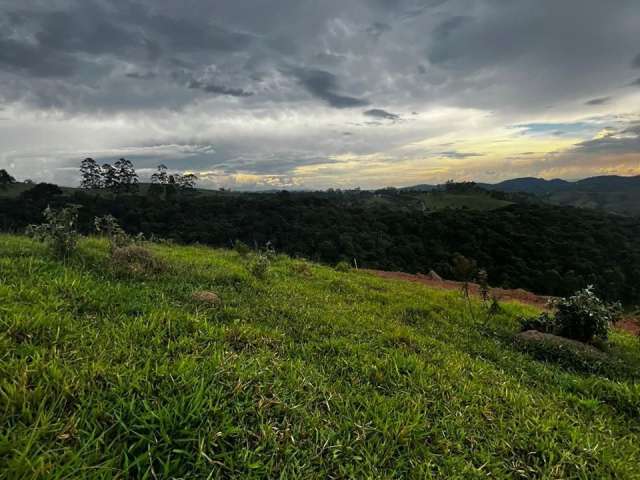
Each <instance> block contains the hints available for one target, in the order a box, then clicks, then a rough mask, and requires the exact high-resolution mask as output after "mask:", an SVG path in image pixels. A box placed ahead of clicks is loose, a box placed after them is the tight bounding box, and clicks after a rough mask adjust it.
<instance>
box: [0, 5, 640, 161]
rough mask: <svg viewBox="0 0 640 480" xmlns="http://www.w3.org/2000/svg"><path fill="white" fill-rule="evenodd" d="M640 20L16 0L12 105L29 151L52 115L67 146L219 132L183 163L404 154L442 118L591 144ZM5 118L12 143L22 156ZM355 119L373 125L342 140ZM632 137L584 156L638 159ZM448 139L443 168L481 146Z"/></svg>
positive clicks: (595, 13)
mask: <svg viewBox="0 0 640 480" xmlns="http://www.w3.org/2000/svg"><path fill="white" fill-rule="evenodd" d="M639 14H640V3H638V1H637V0H617V1H616V2H615V6H614V5H612V4H611V2H603V1H602V0H563V1H557V0H538V1H531V0H509V1H505V0H350V1H348V2H345V1H344V0H322V1H311V0H309V1H300V0H277V1H269V0H233V1H230V0H216V1H210V0H184V1H181V2H176V1H175V0H19V1H18V0H14V1H10V0H4V1H3V0H0V102H2V104H6V105H7V107H8V108H7V109H6V111H7V112H12V111H14V110H15V111H18V112H19V113H22V112H26V113H27V114H28V115H31V114H32V113H33V115H32V120H29V121H31V124H30V125H28V121H26V120H25V121H24V125H26V126H24V127H22V128H23V130H22V132H21V133H22V139H21V142H22V143H23V144H24V148H25V149H27V148H29V145H30V144H31V139H32V138H36V137H38V132H39V130H38V129H39V128H40V124H41V122H42V120H41V118H42V117H46V115H43V116H41V117H39V114H40V113H42V112H45V113H46V111H53V112H55V115H59V118H60V120H56V121H55V122H59V123H56V124H55V127H53V126H52V127H51V129H52V131H53V130H55V134H51V137H50V138H52V139H54V140H55V139H56V138H61V137H69V138H72V137H74V136H75V137H77V142H78V143H81V142H82V138H80V137H82V136H81V135H74V134H75V132H76V130H77V128H78V127H77V123H76V124H74V123H73V121H77V119H78V118H81V120H80V121H82V120H84V118H86V119H88V120H89V122H87V123H88V124H91V121H96V122H97V120H96V119H99V120H103V119H104V120H106V122H107V124H109V125H108V126H109V128H112V130H110V133H105V134H103V133H102V130H101V128H98V127H95V126H90V128H95V130H96V131H99V132H100V133H99V134H98V133H96V134H95V135H96V136H95V139H94V137H92V140H90V141H91V142H104V144H105V145H104V146H105V148H106V147H107V146H109V147H110V146H113V145H117V146H121V145H127V146H134V147H136V146H139V145H138V144H136V142H139V143H140V144H142V143H145V142H149V141H151V140H152V141H153V142H161V143H162V142H165V141H166V140H167V138H166V137H171V143H173V142H175V143H180V144H181V143H190V142H192V141H195V140H197V141H201V140H203V139H201V138H199V135H200V132H201V131H202V130H203V129H206V128H209V126H211V131H212V133H211V137H209V135H208V134H206V135H205V134H202V135H204V136H205V137H206V138H205V139H204V140H203V141H207V142H211V143H213V144H214V145H215V146H216V149H217V153H216V154H215V155H213V154H210V153H207V154H203V153H198V154H197V155H190V156H184V157H179V159H180V161H181V162H183V164H182V165H183V168H187V166H188V165H193V167H194V168H196V167H197V168H203V169H204V168H206V167H208V166H211V165H212V164H214V163H215V164H220V165H222V164H225V165H229V170H230V171H232V170H233V168H235V167H234V166H240V165H242V166H243V168H244V170H243V169H241V170H242V171H248V170H254V171H256V172H266V173H269V174H280V173H282V174H287V173H288V172H287V171H286V170H287V169H288V170H289V171H292V170H294V169H295V166H296V165H307V164H308V163H305V162H309V161H311V162H313V161H316V160H314V159H319V160H317V161H318V162H320V161H324V160H323V159H326V158H331V157H334V156H337V155H341V154H347V153H353V154H355V155H358V154H363V153H366V154H375V153H377V154H380V155H381V158H382V156H384V155H388V158H393V157H394V152H397V151H399V150H398V149H400V148H401V146H402V145H409V144H416V145H418V144H419V142H420V141H422V140H425V139H426V137H430V136H431V135H432V133H433V132H432V131H431V130H430V129H431V128H433V130H434V131H436V132H438V134H443V135H445V134H451V135H452V136H453V137H455V138H457V137H456V135H457V132H458V131H460V132H461V135H464V134H465V133H464V132H465V131H466V132H467V133H468V132H469V131H470V130H472V129H473V128H476V121H477V128H478V134H479V135H480V136H482V135H483V133H484V132H483V131H482V130H483V129H484V128H487V131H496V130H497V129H499V128H501V127H505V126H509V125H514V124H516V125H517V124H531V125H534V123H533V122H542V121H544V122H549V124H546V125H541V126H539V127H532V129H531V131H530V132H529V133H530V134H531V135H537V136H548V137H552V136H553V135H554V132H558V131H562V132H565V138H568V136H569V135H572V138H573V137H575V138H583V139H586V138H590V137H591V136H593V135H595V133H596V132H597V131H598V130H599V129H600V127H601V126H600V125H595V124H590V127H589V128H585V129H579V130H576V131H573V130H572V129H571V125H570V124H567V123H565V122H579V121H583V120H584V121H587V122H589V121H588V119H589V117H590V116H593V111H594V110H598V111H601V110H610V113H611V114H612V115H613V114H616V113H620V112H622V109H623V108H624V105H625V99H626V98H625V97H627V96H632V95H635V94H636V93H637V92H636V91H635V90H634V89H632V88H629V87H630V85H635V86H640V79H637V80H636V81H634V82H633V83H631V84H630V82H631V79H633V78H636V77H637V75H636V73H637V72H638V70H633V69H632V67H634V68H640V54H639V52H638V49H637V38H638V35H640V27H639V26H638V24H637V22H632V21H631V19H633V18H636V17H637V16H638V15H639ZM612 52H613V53H612ZM625 87H626V88H625ZM605 98H607V99H608V98H610V99H611V101H608V102H607V101H605V100H603V99H605ZM589 99H591V100H589ZM587 100H589V101H588V102H587V104H586V105H585V101H587ZM614 100H615V101H614ZM628 103H629V104H631V103H632V102H628ZM14 104H15V105H14ZM374 105H381V106H384V110H383V109H380V108H373V107H374ZM14 107H15V108H14ZM327 107H329V108H327ZM595 107H598V108H595ZM629 108H632V106H630V107H629ZM349 109H352V110H349ZM460 109H464V111H465V112H468V116H469V118H470V120H469V122H466V121H462V120H461V121H458V120H457V118H459V117H458V116H457V115H458V113H456V112H458V111H460ZM363 110H364V112H363ZM416 111H417V112H420V114H413V115H409V114H408V113H407V116H406V118H407V119H408V118H410V119H411V121H410V122H409V121H397V120H400V118H399V116H398V115H397V114H396V113H393V112H416ZM601 113H603V114H604V113H605V112H601ZM363 114H364V119H365V120H366V121H365V122H360V120H362V119H363V118H362V115H363ZM7 115H13V114H12V113H6V114H5V113H4V112H3V116H7ZM464 115H465V116H466V113H465V114H464ZM116 116H117V118H118V122H115V123H114V125H111V124H110V123H109V121H110V119H111V118H114V117H116ZM12 118H14V120H19V119H18V114H16V116H15V117H12ZM403 118H404V115H403ZM451 118H454V120H450V119H451ZM62 119H64V120H62ZM585 119H586V120H585ZM66 121H69V123H68V124H65V122H66ZM52 122H53V121H52ZM171 122H174V123H171ZM448 122H450V123H448ZM5 123H11V122H3V129H0V139H2V141H4V143H5V144H0V150H1V149H4V150H11V151H14V150H15V151H19V150H20V148H21V147H20V146H19V145H18V142H17V141H15V142H14V140H12V138H10V137H11V136H10V135H9V134H7V133H6V132H7V131H6V129H5V125H4V124H5ZM13 123H15V124H16V125H18V124H20V121H15V122H13ZM213 125H216V126H217V125H220V129H219V132H220V133H218V131H216V132H213V130H215V128H214V127H213ZM350 125H353V126H357V134H355V135H342V134H340V132H343V131H344V130H348V129H351V127H350ZM377 125H384V126H385V128H374V127H376V126H377ZM174 126H175V127H176V129H177V130H179V131H180V133H174ZM57 128H60V132H62V131H64V133H60V132H58V130H56V129H57ZM65 129H67V130H65ZM2 130H4V136H2V135H3V131H2ZM592 130H594V131H592ZM331 132H333V133H331ZM442 132H446V133H442ZM90 133H95V132H93V131H92V132H90ZM118 135H119V136H118ZM149 137H153V138H149ZM302 137H304V138H302ZM627 137H629V138H627ZM631 137H634V134H633V133H628V132H627V133H625V134H622V133H621V134H620V135H618V136H617V137H611V138H604V139H598V140H597V141H595V140H594V141H593V142H594V143H591V144H590V143H585V144H584V145H581V147H580V148H583V149H585V151H586V149H587V148H589V149H596V148H597V149H601V150H599V151H601V152H605V151H606V149H607V148H609V149H611V151H622V149H621V148H620V145H622V144H625V143H626V148H627V151H629V150H630V149H632V148H635V147H634V143H633V141H632V140H630V138H631ZM194 138H195V140H194ZM249 138H250V139H251V141H250V142H249V141H248V140H247V139H249ZM460 138H461V139H463V137H462V136H461V137H460ZM634 138H635V137H634ZM75 141H76V140H74V142H75ZM12 142H14V143H12ZM74 142H71V143H74ZM87 142H89V141H87ZM42 143H43V144H44V143H46V142H45V141H44V140H43V141H42ZM221 143H222V144H224V145H226V148H224V149H219V148H218V147H219V146H220V144H221ZM107 144H108V145H107ZM7 145H9V146H7ZM372 145H375V147H372ZM3 147H4V148H3ZM42 148H43V151H45V153H43V154H42V155H41V156H47V155H48V154H49V151H48V145H47V146H46V147H42ZM82 148H84V146H82ZM82 148H80V147H79V148H78V150H82ZM419 148H421V147H419ZM434 148H436V150H438V149H439V150H446V151H443V152H439V155H440V156H441V157H445V161H446V159H447V158H448V159H456V158H458V159H461V158H466V157H472V156H474V155H477V154H473V153H465V152H458V151H457V150H456V149H457V148H458V147H457V146H456V144H455V142H454V144H453V145H451V146H448V147H444V146H438V147H434ZM461 149H462V148H461ZM249 150H251V151H252V153H253V154H254V155H255V157H256V158H255V159H254V158H253V157H252V156H251V155H248V154H247V153H246V152H247V151H249ZM462 150H464V149H462ZM275 151H278V152H279V153H278V155H272V153H273V152H275ZM479 151H482V150H479ZM300 152H303V153H300ZM310 152H312V153H310ZM390 152H391V153H390ZM432 153H433V152H432ZM434 153H435V154H438V152H437V151H436V152H434ZM241 154H242V155H241ZM399 155H402V154H399ZM416 155H419V154H416ZM212 156H213V157H215V158H212ZM309 159H311V160H309ZM214 160H215V162H214ZM2 161H3V157H2V156H0V162H2ZM176 161H177V160H176ZM478 161H480V160H478ZM270 165H271V166H270ZM1 167H2V166H0V168H1ZM483 171H484V170H483Z"/></svg>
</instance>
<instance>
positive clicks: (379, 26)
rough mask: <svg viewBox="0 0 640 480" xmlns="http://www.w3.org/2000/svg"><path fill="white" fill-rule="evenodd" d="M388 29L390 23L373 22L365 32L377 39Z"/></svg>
mask: <svg viewBox="0 0 640 480" xmlns="http://www.w3.org/2000/svg"><path fill="white" fill-rule="evenodd" d="M390 30H391V26H390V25H388V24H386V23H382V22H374V23H373V24H372V25H371V26H369V27H368V28H367V33H368V34H369V35H371V36H372V37H373V38H375V39H376V40H377V39H379V38H380V36H382V34H384V33H385V32H389V31H390Z"/></svg>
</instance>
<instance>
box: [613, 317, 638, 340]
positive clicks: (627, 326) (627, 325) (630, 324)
mask: <svg viewBox="0 0 640 480" xmlns="http://www.w3.org/2000/svg"><path fill="white" fill-rule="evenodd" d="M615 326H616V328H617V329H619V330H625V331H627V332H629V333H630V334H631V335H635V336H636V337H637V336H640V318H638V317H625V318H623V319H622V320H620V321H619V322H617V323H616V325H615Z"/></svg>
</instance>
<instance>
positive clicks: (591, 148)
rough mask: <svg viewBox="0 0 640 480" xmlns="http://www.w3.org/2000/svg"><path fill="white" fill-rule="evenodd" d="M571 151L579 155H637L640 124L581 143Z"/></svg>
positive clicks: (639, 142)
mask: <svg viewBox="0 0 640 480" xmlns="http://www.w3.org/2000/svg"><path fill="white" fill-rule="evenodd" d="M571 151H572V152H574V153H578V154H627V153H636V154H637V153H639V152H640V123H635V124H632V125H629V126H627V127H624V128H622V129H620V130H618V131H612V132H609V133H608V134H607V135H604V136H603V137H601V138H594V139H592V140H586V141H584V142H580V143H578V144H577V145H576V146H575V147H574V148H572V149H571Z"/></svg>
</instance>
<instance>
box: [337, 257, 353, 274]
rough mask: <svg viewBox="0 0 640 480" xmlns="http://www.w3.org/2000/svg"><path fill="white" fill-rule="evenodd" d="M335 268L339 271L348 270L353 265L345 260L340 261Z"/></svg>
mask: <svg viewBox="0 0 640 480" xmlns="http://www.w3.org/2000/svg"><path fill="white" fill-rule="evenodd" d="M335 268H336V271H338V272H348V271H349V270H351V265H349V264H348V263H347V262H345V261H344V260H343V261H341V262H338V264H337V265H336V267H335Z"/></svg>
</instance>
